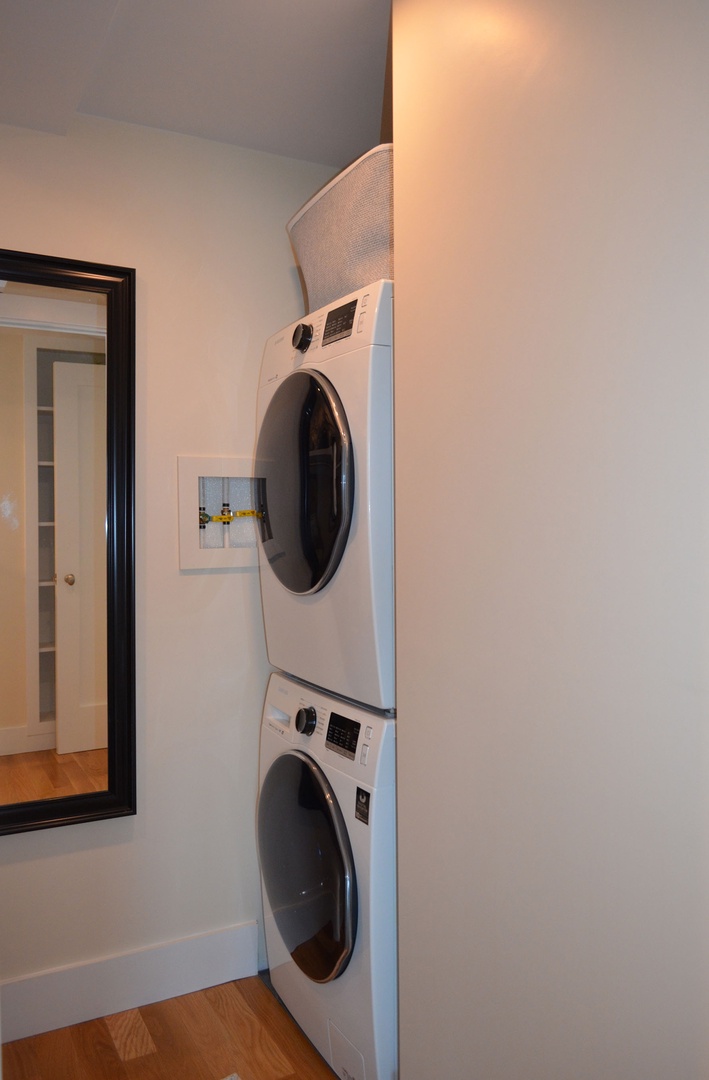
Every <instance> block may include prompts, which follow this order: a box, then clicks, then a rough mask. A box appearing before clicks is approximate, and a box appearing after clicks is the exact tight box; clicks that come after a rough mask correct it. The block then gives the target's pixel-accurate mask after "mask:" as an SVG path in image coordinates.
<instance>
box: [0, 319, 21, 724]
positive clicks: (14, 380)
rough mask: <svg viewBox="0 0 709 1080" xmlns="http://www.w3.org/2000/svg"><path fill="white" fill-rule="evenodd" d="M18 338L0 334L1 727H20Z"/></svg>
mask: <svg viewBox="0 0 709 1080" xmlns="http://www.w3.org/2000/svg"><path fill="white" fill-rule="evenodd" d="M24 409H25V405H24V378H23V350H22V336H21V334H20V333H18V332H16V331H4V332H2V333H0V597H2V602H0V687H2V700H0V727H12V726H13V725H15V724H24V722H25V713H26V692H25V664H26V654H25V528H24V522H25V510H24V505H25V452H24V447H25V442H24V440H25V434H24V432H25V428H24V414H25V413H24Z"/></svg>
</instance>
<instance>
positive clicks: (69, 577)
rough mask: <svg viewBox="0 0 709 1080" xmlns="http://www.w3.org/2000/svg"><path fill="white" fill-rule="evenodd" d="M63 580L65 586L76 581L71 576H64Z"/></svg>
mask: <svg viewBox="0 0 709 1080" xmlns="http://www.w3.org/2000/svg"><path fill="white" fill-rule="evenodd" d="M64 580H65V581H66V583H67V585H73V584H74V582H75V581H76V578H75V577H74V575H73V574H65V575H64Z"/></svg>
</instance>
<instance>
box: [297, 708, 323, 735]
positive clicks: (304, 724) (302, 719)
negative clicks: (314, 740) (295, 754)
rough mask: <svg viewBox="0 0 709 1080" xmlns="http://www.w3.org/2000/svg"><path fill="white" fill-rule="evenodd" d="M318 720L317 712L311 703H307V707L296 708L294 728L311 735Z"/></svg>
mask: <svg viewBox="0 0 709 1080" xmlns="http://www.w3.org/2000/svg"><path fill="white" fill-rule="evenodd" d="M317 720H318V714H317V713H316V712H315V709H314V708H313V706H312V705H308V707H307V709H298V712H297V713H296V714H295V729H296V731H299V732H300V734H301V735H312V734H313V732H314V731H315V725H316V723H317Z"/></svg>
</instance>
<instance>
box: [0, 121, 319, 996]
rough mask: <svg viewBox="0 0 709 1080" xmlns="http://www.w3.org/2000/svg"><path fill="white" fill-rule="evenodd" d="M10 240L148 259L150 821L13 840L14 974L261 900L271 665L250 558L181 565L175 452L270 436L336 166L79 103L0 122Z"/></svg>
mask: <svg viewBox="0 0 709 1080" xmlns="http://www.w3.org/2000/svg"><path fill="white" fill-rule="evenodd" d="M0 159H1V160H2V161H3V162H4V165H3V168H2V169H1V170H0V205H2V206H4V207H5V208H8V207H11V208H12V213H11V214H10V213H6V214H5V215H4V218H3V236H2V242H3V246H5V247H7V248H16V249H20V250H27V251H37V252H43V253H46V254H50V255H63V256H68V257H72V258H78V259H87V260H95V261H99V262H109V263H115V264H119V265H126V266H135V267H136V269H137V398H138V411H137V453H138V467H137V487H138V496H137V499H138V502H137V510H136V533H137V634H138V656H137V664H138V739H137V753H138V805H139V813H138V816H137V817H135V818H130V819H123V820H117V821H110V822H101V823H96V824H89V825H77V826H71V827H68V828H60V829H54V830H48V831H44V832H38V833H33V834H25V835H18V836H6V837H2V838H0V849H1V851H0V863H1V865H2V869H1V870H0V927H1V928H2V929H0V973H1V974H0V978H3V979H14V978H17V977H19V976H21V975H24V974H29V973H32V972H36V971H40V970H44V969H47V968H50V967H54V966H59V965H64V964H71V963H79V962H81V961H85V960H90V959H92V958H98V957H103V956H106V955H109V954H121V953H123V952H125V951H127V950H129V949H135V948H139V947H141V946H144V945H150V944H153V943H159V942H164V941H169V940H179V939H181V938H183V937H186V936H187V935H190V934H197V933H200V932H201V931H207V930H211V929H219V928H221V927H226V926H231V925H233V924H237V923H240V922H242V921H247V920H251V919H254V918H256V917H258V916H260V902H259V886H258V871H257V864H256V850H255V842H254V835H253V830H254V825H253V821H254V801H255V795H256V775H257V746H258V729H259V721H260V710H261V704H262V696H263V692H264V689H265V683H266V672H267V664H266V657H265V648H264V641H263V630H262V623H261V612H260V601H259V591H258V577H257V574H256V573H254V572H253V571H237V570H233V571H227V572H206V573H202V572H190V573H183V574H180V572H179V569H178V547H177V456H178V454H188V455H191V454H194V455H220V456H221V455H224V456H231V455H234V456H246V457H249V456H250V455H251V451H252V441H253V434H254V414H255V400H256V381H257V373H258V368H259V363H260V355H261V349H262V346H263V343H264V341H265V339H266V337H267V336H269V335H270V334H271V333H273V332H274V330H275V329H277V328H278V327H280V326H282V325H284V324H285V323H286V322H288V321H290V320H291V319H293V318H296V317H297V316H298V315H299V314H300V313H301V312H302V297H301V294H300V291H299V286H298V280H297V275H296V271H295V268H294V266H293V262H292V255H291V252H290V247H289V244H288V239H287V235H286V232H285V222H286V221H287V220H288V219H289V217H290V216H291V215H292V213H293V212H294V211H295V210H296V209H298V207H299V206H300V205H302V203H303V202H304V201H305V200H306V199H307V198H308V197H309V196H310V195H311V194H312V193H313V192H314V191H315V190H316V189H317V188H318V187H319V186H320V185H321V184H322V183H323V182H324V181H325V180H326V179H328V178H329V175H330V173H329V171H328V170H326V169H324V168H323V167H322V166H313V165H309V164H307V163H304V162H298V161H291V160H287V159H283V158H278V157H274V156H271V155H267V154H260V153H255V152H250V151H245V150H239V149H236V148H234V147H229V146H225V145H222V144H218V143H211V142H208V141H206V140H199V139H193V138H188V137H184V136H177V135H170V134H163V133H159V132H156V131H153V130H150V129H146V128H137V127H130V126H126V125H121V124H112V123H109V122H101V121H96V120H91V119H81V120H80V121H77V123H76V124H75V125H74V126H73V128H72V130H71V131H70V133H69V134H68V135H67V136H65V137H62V136H54V135H46V134H40V133H36V132H31V131H27V130H23V129H19V128H7V127H6V128H0Z"/></svg>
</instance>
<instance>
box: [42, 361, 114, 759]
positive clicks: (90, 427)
mask: <svg viewBox="0 0 709 1080" xmlns="http://www.w3.org/2000/svg"><path fill="white" fill-rule="evenodd" d="M105 371H106V369H105V368H104V367H102V366H98V365H91V364H66V363H55V364H54V485H55V509H54V520H55V529H56V537H55V543H56V551H55V558H56V574H57V584H56V647H57V652H56V664H57V673H56V675H57V701H56V707H57V713H56V716H57V728H56V732H57V752H58V753H59V754H69V753H74V752H76V751H79V750H93V749H96V748H98V747H101V746H106V742H107V723H106V716H107V711H106V701H107V692H106V419H105V417H106V405H105Z"/></svg>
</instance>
